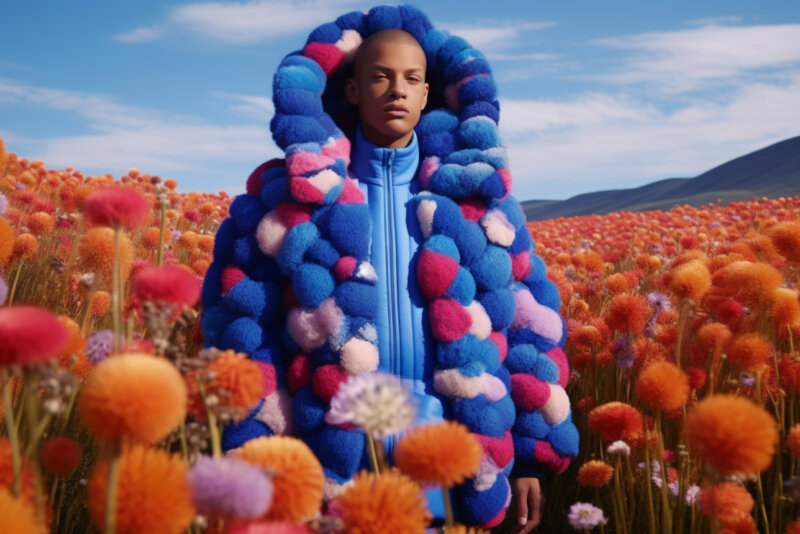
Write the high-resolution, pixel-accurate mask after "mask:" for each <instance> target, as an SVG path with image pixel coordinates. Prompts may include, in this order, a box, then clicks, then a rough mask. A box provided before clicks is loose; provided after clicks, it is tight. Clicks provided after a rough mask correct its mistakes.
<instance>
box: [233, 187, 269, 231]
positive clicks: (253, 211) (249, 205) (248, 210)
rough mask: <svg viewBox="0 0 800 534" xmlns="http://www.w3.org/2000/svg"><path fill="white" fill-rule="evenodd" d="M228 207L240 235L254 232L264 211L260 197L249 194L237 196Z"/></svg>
mask: <svg viewBox="0 0 800 534" xmlns="http://www.w3.org/2000/svg"><path fill="white" fill-rule="evenodd" d="M228 209H229V212H230V214H231V218H232V219H233V222H234V223H236V230H237V232H238V233H239V234H240V235H242V234H252V233H253V232H255V231H256V227H257V226H258V223H259V222H261V217H263V216H264V211H265V210H264V205H263V204H262V203H261V199H259V198H258V197H254V196H251V195H239V196H237V197H236V198H234V199H233V202H231V205H230V208H228Z"/></svg>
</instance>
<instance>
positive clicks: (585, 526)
mask: <svg viewBox="0 0 800 534" xmlns="http://www.w3.org/2000/svg"><path fill="white" fill-rule="evenodd" d="M567 519H568V520H569V525H570V526H571V527H572V528H574V529H575V530H591V529H593V528H594V527H596V526H597V525H605V524H606V523H607V522H608V519H606V517H605V516H604V515H603V510H601V509H600V508H598V507H597V506H594V505H593V504H589V503H588V502H576V503H575V504H573V505H572V506H570V507H569V515H568V516H567Z"/></svg>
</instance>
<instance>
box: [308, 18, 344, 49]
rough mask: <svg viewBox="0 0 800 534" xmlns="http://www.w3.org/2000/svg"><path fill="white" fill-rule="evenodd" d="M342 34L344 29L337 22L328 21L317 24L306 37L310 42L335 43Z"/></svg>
mask: <svg viewBox="0 0 800 534" xmlns="http://www.w3.org/2000/svg"><path fill="white" fill-rule="evenodd" d="M341 36H342V30H341V28H339V26H337V25H336V23H335V22H328V23H325V24H322V25H321V26H317V27H316V29H315V30H314V31H312V32H311V34H310V35H309V36H308V39H306V44H308V43H335V42H336V41H338V40H339V38H340V37H341Z"/></svg>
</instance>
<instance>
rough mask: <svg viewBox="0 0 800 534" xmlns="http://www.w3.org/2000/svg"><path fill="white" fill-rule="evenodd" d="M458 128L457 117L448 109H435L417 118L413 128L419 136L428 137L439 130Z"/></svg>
mask: <svg viewBox="0 0 800 534" xmlns="http://www.w3.org/2000/svg"><path fill="white" fill-rule="evenodd" d="M456 128H458V117H457V116H456V115H455V113H453V112H452V111H450V110H447V109H435V110H433V111H431V112H430V113H426V114H425V115H423V116H422V118H420V120H419V124H417V127H416V128H414V130H415V131H416V132H417V135H419V136H420V137H428V136H429V135H433V134H435V133H439V132H454V131H455V130H456Z"/></svg>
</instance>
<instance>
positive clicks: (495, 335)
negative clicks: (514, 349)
mask: <svg viewBox="0 0 800 534" xmlns="http://www.w3.org/2000/svg"><path fill="white" fill-rule="evenodd" d="M489 339H491V340H492V341H493V342H494V344H495V345H497V350H498V351H499V352H500V363H503V362H504V361H506V356H508V339H506V336H504V335H503V333H502V332H498V331H497V330H494V331H493V332H492V333H491V334H489Z"/></svg>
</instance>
